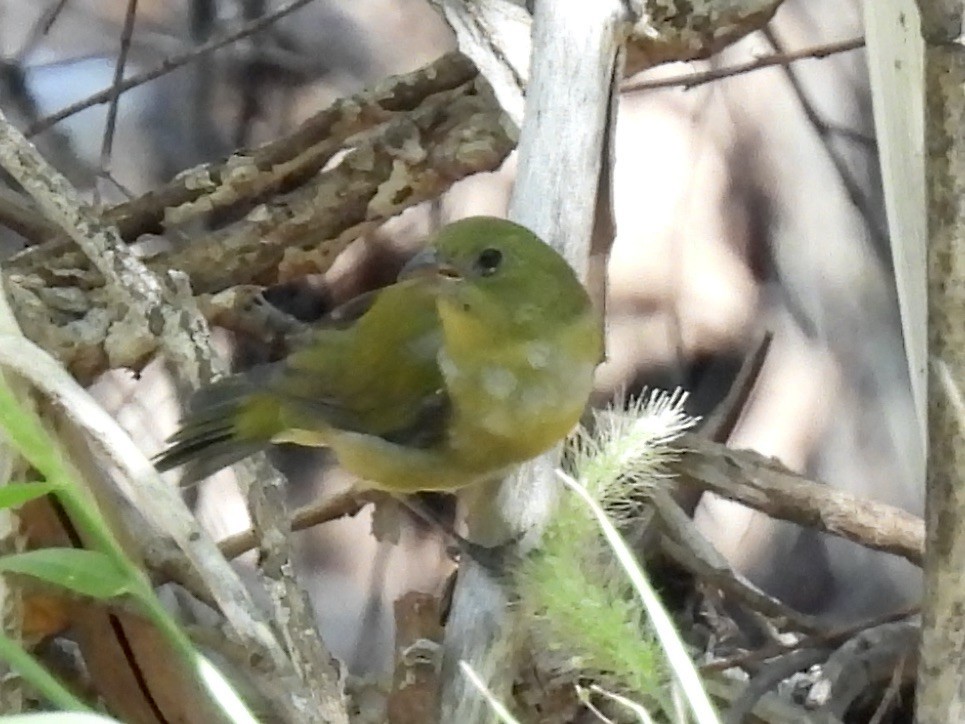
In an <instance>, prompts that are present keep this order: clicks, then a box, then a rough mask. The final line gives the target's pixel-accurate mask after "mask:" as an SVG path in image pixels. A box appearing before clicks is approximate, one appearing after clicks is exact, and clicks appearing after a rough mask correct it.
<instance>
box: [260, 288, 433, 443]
mask: <svg viewBox="0 0 965 724" xmlns="http://www.w3.org/2000/svg"><path fill="white" fill-rule="evenodd" d="M348 309H349V311H350V312H351V314H348V313H345V314H342V315H340V318H339V320H338V324H336V325H334V326H333V325H331V324H328V323H326V324H325V325H324V326H323V327H320V328H319V329H317V331H316V332H315V333H314V335H313V337H312V339H311V341H310V342H308V344H306V345H305V346H304V347H303V348H302V349H300V350H298V351H296V352H294V353H292V354H291V355H290V356H289V357H288V358H287V359H286V360H285V362H284V365H283V368H282V371H281V373H280V374H278V375H277V377H276V378H275V379H274V380H273V381H272V383H271V389H272V392H274V393H275V394H276V395H278V396H279V397H280V398H281V399H282V400H283V402H282V405H283V407H284V408H285V412H286V424H287V425H288V426H289V427H291V428H293V429H296V430H307V431H314V430H324V429H327V428H333V427H334V428H337V429H341V430H350V431H353V432H361V433H366V434H370V435H375V436H378V437H381V438H384V439H386V440H389V441H391V442H395V443H398V444H402V445H407V446H412V447H431V446H432V445H433V444H435V443H436V442H437V441H438V440H439V439H440V438H441V436H442V435H443V433H444V431H445V423H446V416H447V414H448V411H449V400H448V396H447V395H446V392H445V386H444V384H443V378H442V373H441V371H440V370H439V366H438V362H437V356H438V352H439V348H440V345H441V343H442V330H441V327H440V323H439V317H438V313H437V311H436V303H435V297H434V295H433V293H432V291H431V288H429V287H428V286H427V285H426V284H424V283H422V282H420V281H419V280H411V281H406V282H400V283H398V284H394V285H392V286H389V287H386V288H385V289H382V290H379V291H377V292H375V293H373V294H371V295H366V297H365V298H364V299H362V300H358V302H355V301H353V302H350V303H349V307H348ZM352 317H355V318H354V320H353V319H352Z"/></svg>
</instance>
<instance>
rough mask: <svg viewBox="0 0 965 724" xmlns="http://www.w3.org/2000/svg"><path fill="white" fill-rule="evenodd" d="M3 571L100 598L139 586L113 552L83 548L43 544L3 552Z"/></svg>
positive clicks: (1, 563) (0, 567)
mask: <svg viewBox="0 0 965 724" xmlns="http://www.w3.org/2000/svg"><path fill="white" fill-rule="evenodd" d="M0 571H6V572H8V573H20V574H23V575H26V576H32V577H34V578H39V579H40V580H42V581H47V582H48V583H54V584H56V585H58V586H63V587H64V588H67V589H70V590H71V591H75V592H76V593H80V594H83V595H85V596H90V597H92V598H98V599H105V598H113V597H115V596H120V595H123V594H125V593H130V592H131V591H132V589H134V588H136V584H135V582H134V581H131V579H130V577H129V576H128V574H127V573H126V572H125V571H123V570H122V569H120V568H119V567H118V566H117V565H116V564H115V563H114V562H113V561H112V560H111V558H110V557H109V556H107V555H105V554H103V553H99V552H97V551H88V550H84V549H82V548H43V549H41V550H36V551H26V552H24V553H14V554H12V555H9V556H3V557H2V558H0Z"/></svg>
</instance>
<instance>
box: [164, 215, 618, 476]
mask: <svg viewBox="0 0 965 724" xmlns="http://www.w3.org/2000/svg"><path fill="white" fill-rule="evenodd" d="M350 304H352V303H350ZM354 306H357V307H360V308H361V313H360V315H359V316H358V318H357V319H356V320H355V321H354V322H352V323H351V324H348V325H341V326H338V327H325V328H319V329H318V330H317V331H316V332H314V334H313V335H312V338H311V340H310V341H309V342H308V343H307V344H306V345H305V346H304V347H302V348H301V349H299V350H297V351H295V352H293V353H292V354H291V355H289V356H288V357H287V358H286V359H285V360H283V361H281V362H278V363H274V364H270V365H263V366H260V367H257V368H254V369H252V370H250V371H248V372H244V373H242V374H238V375H233V376H231V377H227V378H225V379H223V380H220V381H218V382H215V383H214V384H212V385H210V386H208V387H206V388H203V389H201V390H199V391H198V393H196V395H195V396H194V398H193V399H192V400H191V403H190V405H189V408H188V413H187V415H186V416H185V419H184V421H183V423H182V427H181V429H180V430H179V431H178V432H177V433H176V434H175V435H174V436H172V438H171V440H170V443H171V444H170V446H169V447H168V449H167V450H165V451H164V452H162V453H161V454H160V455H159V456H158V457H157V459H156V464H157V466H158V468H159V469H160V470H167V469H170V468H174V467H177V466H179V465H182V464H187V468H186V470H185V478H187V479H191V480H196V479H200V478H202V477H205V476H207V475H209V474H211V473H212V472H214V471H216V470H218V469H220V468H222V467H224V466H226V465H229V464H231V463H233V462H235V461H237V460H239V459H241V458H243V457H246V456H247V455H250V454H252V453H253V452H255V451H257V450H259V449H261V448H263V447H265V446H266V445H268V444H269V443H270V442H286V441H287V442H295V443H299V444H302V445H324V446H327V447H330V448H332V450H333V451H334V452H335V455H336V457H337V458H338V460H339V462H340V463H341V465H342V466H343V467H345V468H346V469H347V470H348V471H350V472H352V473H354V474H356V475H358V476H359V477H360V478H361V479H362V480H363V484H365V485H368V486H370V487H376V488H381V489H385V490H389V491H394V492H403V493H408V492H415V491H418V490H449V489H454V488H459V487H462V486H464V485H468V484H471V483H473V482H477V481H480V480H484V479H487V478H491V477H493V476H495V475H498V474H501V473H503V472H505V471H506V470H508V469H509V468H511V467H512V466H513V465H514V464H516V463H519V462H522V461H525V460H527V459H529V458H532V457H535V456H536V455H538V454H539V453H540V452H543V451H544V450H546V449H548V448H549V447H551V446H552V445H553V444H554V443H556V442H557V441H559V440H560V439H561V438H562V437H563V436H564V435H566V434H567V433H568V432H569V430H570V429H571V428H572V427H573V426H574V425H575V423H576V422H577V420H578V419H579V416H580V414H581V412H582V410H583V408H584V406H585V404H586V401H587V398H588V396H589V393H590V390H591V387H592V379H593V369H594V367H595V366H596V364H597V362H598V361H599V359H600V357H601V348H602V337H601V329H600V326H599V320H598V316H597V314H596V313H595V312H594V310H593V309H592V306H591V304H590V301H589V298H588V297H587V294H586V291H585V290H584V289H583V287H582V285H581V284H580V282H579V280H578V279H577V278H576V276H575V274H574V273H573V271H572V269H571V268H570V267H569V266H568V265H567V264H566V262H565V261H564V260H563V258H562V257H561V256H560V255H559V254H557V253H556V252H555V251H554V250H553V249H552V248H551V247H549V246H548V245H546V244H544V243H543V242H542V241H540V240H539V239H538V238H537V237H536V236H535V235H533V234H532V233H531V232H530V231H528V230H527V229H525V228H524V227H522V226H519V225H518V224H514V223H512V222H509V221H505V220H502V219H496V218H489V217H474V218H470V219H464V220H462V221H457V222H455V223H452V224H450V225H448V226H446V227H444V228H443V229H442V230H441V231H440V232H439V233H438V234H437V235H436V237H435V238H434V239H433V241H432V243H431V244H430V246H429V247H428V248H427V249H426V251H424V252H422V253H421V254H419V255H418V256H417V257H416V258H415V259H413V260H412V261H411V262H410V263H409V264H408V265H407V266H406V268H405V269H403V271H402V273H401V274H400V280H399V281H398V282H397V283H395V284H393V285H391V286H389V287H386V288H384V289H382V290H379V291H378V292H375V293H373V294H372V295H371V297H370V298H369V299H368V300H366V303H365V304H355V305H354Z"/></svg>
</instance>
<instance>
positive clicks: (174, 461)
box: [153, 375, 271, 484]
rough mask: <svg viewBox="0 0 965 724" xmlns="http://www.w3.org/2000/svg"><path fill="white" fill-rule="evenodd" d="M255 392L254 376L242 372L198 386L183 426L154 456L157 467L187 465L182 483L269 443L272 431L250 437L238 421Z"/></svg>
mask: <svg viewBox="0 0 965 724" xmlns="http://www.w3.org/2000/svg"><path fill="white" fill-rule="evenodd" d="M255 392H256V388H255V386H254V385H253V384H252V382H251V380H249V379H247V378H246V377H245V376H242V375H235V376H232V377H226V378H224V379H222V380H218V381H217V382H215V383H213V384H211V385H208V386H206V387H203V388H202V389H200V390H198V391H197V392H196V393H195V394H194V396H193V397H192V398H191V402H190V403H189V405H188V410H187V413H186V414H185V416H184V418H183V419H182V421H181V427H180V428H179V429H178V431H177V432H176V433H174V435H172V436H171V437H170V438H168V447H167V448H166V449H165V450H164V451H162V452H161V453H159V454H158V455H157V456H156V457H155V458H154V461H153V462H154V465H155V466H156V467H157V469H158V470H160V471H162V472H163V471H166V470H172V469H173V468H176V467H179V466H181V465H184V466H185V468H184V472H183V474H182V477H181V481H182V484H191V483H195V482H198V481H200V480H203V479H204V478H206V477H208V476H209V475H212V474H213V473H215V472H217V471H218V470H220V469H221V468H224V467H227V466H228V465H231V464H232V463H236V462H238V461H239V460H241V459H242V458H246V457H248V456H249V455H253V454H254V453H256V452H258V451H259V450H262V449H264V448H265V447H267V446H268V443H269V440H270V437H271V436H270V435H268V436H266V437H251V436H246V435H243V434H241V432H240V431H239V429H238V421H239V420H240V419H241V418H242V415H243V414H244V412H245V410H246V409H247V407H248V404H249V403H250V401H251V396H252V394H253V393H255Z"/></svg>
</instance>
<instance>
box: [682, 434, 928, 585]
mask: <svg viewBox="0 0 965 724" xmlns="http://www.w3.org/2000/svg"><path fill="white" fill-rule="evenodd" d="M674 447H676V448H677V449H678V451H679V453H680V457H679V459H678V460H676V461H674V462H673V463H671V464H670V466H669V467H670V470H671V471H672V472H673V473H674V474H675V475H677V476H678V478H679V479H680V480H681V482H683V483H685V484H687V485H693V486H696V487H698V488H700V489H701V490H704V491H707V492H711V493H716V494H717V495H720V496H722V497H724V498H727V499H728V500H734V501H736V502H738V503H742V504H744V505H747V506H749V507H751V508H755V509H756V510H760V511H761V512H763V513H767V514H768V515H770V516H771V517H774V518H780V519H781V520H787V521H790V522H792V523H797V524H799V525H803V526H806V527H808V528H813V529H815V530H819V531H821V532H824V533H830V534H832V535H836V536H838V537H841V538H845V539H846V540H850V541H853V542H855V543H858V544H859V545H862V546H864V547H866V548H871V549H872V550H877V551H883V552H885V553H892V554H894V555H898V556H901V557H903V558H905V559H907V560H908V561H910V562H911V563H914V564H915V565H918V566H920V565H921V563H922V559H923V556H924V550H925V529H924V523H923V521H922V520H921V518H918V517H917V516H914V515H912V514H911V513H907V512H905V511H904V510H901V509H900V508H895V507H893V506H891V505H886V504H884V503H878V502H875V501H871V500H866V499H864V498H859V497H857V496H854V495H851V494H850V493H846V492H844V491H841V490H836V489H835V488H832V487H831V486H829V485H822V484H820V483H815V482H813V481H811V480H808V479H807V478H804V477H802V476H801V475H798V474H797V473H794V472H792V471H791V470H788V469H787V468H786V467H785V466H784V465H782V464H781V463H780V462H779V461H777V460H774V459H772V458H766V457H764V456H763V455H761V454H759V453H756V452H754V451H752V450H732V449H730V448H728V447H726V446H724V445H721V444H719V443H714V442H711V441H709V440H706V439H704V438H702V437H700V436H699V435H694V434H685V435H683V436H681V438H680V439H679V440H677V441H676V442H675V443H674Z"/></svg>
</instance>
